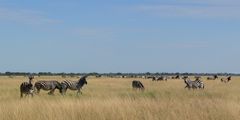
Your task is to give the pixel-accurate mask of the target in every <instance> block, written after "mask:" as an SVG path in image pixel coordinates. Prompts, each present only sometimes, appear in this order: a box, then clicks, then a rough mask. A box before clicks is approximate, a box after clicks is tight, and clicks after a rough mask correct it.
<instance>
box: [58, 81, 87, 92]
mask: <svg viewBox="0 0 240 120" xmlns="http://www.w3.org/2000/svg"><path fill="white" fill-rule="evenodd" d="M87 77H88V76H83V77H81V78H80V79H79V80H78V81H70V80H65V81H63V82H61V86H62V95H65V94H66V92H67V89H70V90H77V95H79V93H81V94H82V92H81V89H82V87H83V86H84V85H85V84H86V85H87V80H86V78H87Z"/></svg>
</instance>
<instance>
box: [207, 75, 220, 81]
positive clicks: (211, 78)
mask: <svg viewBox="0 0 240 120" xmlns="http://www.w3.org/2000/svg"><path fill="white" fill-rule="evenodd" d="M216 79H218V76H217V75H214V76H212V77H207V80H216Z"/></svg>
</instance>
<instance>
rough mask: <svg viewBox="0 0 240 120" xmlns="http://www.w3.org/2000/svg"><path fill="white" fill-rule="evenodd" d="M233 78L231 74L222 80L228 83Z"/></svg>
mask: <svg viewBox="0 0 240 120" xmlns="http://www.w3.org/2000/svg"><path fill="white" fill-rule="evenodd" d="M231 79H232V77H231V76H229V77H227V78H222V79H221V82H224V83H228V82H229V81H230V80H231Z"/></svg>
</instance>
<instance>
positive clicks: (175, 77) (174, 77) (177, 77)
mask: <svg viewBox="0 0 240 120" xmlns="http://www.w3.org/2000/svg"><path fill="white" fill-rule="evenodd" d="M172 79H180V76H179V75H177V76H173V77H172Z"/></svg>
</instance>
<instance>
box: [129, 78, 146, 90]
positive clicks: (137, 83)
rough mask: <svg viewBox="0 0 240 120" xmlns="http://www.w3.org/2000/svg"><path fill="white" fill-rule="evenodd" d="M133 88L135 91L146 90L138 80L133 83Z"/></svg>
mask: <svg viewBox="0 0 240 120" xmlns="http://www.w3.org/2000/svg"><path fill="white" fill-rule="evenodd" d="M132 87H133V89H139V90H144V89H145V88H144V86H143V84H142V83H141V82H140V81H138V80H133V81H132Z"/></svg>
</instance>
